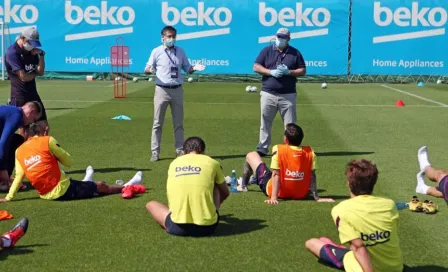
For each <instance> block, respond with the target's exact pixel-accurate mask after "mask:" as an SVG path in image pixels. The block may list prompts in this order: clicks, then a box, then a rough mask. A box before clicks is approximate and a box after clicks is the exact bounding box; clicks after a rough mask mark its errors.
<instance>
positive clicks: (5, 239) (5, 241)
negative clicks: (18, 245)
mask: <svg viewBox="0 0 448 272" xmlns="http://www.w3.org/2000/svg"><path fill="white" fill-rule="evenodd" d="M1 239H2V241H3V247H10V246H11V243H12V241H11V239H10V238H9V235H3V236H2V237H1Z"/></svg>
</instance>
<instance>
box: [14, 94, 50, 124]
mask: <svg viewBox="0 0 448 272" xmlns="http://www.w3.org/2000/svg"><path fill="white" fill-rule="evenodd" d="M31 101H37V102H39V103H40V105H41V106H42V115H41V117H40V118H39V119H38V120H37V121H43V120H45V121H46V120H47V112H46V111H45V107H44V103H42V100H41V99H40V97H39V96H37V97H35V96H30V97H23V98H15V97H12V98H11V100H10V101H9V105H10V106H16V107H22V106H23V105H25V104H26V103H27V102H31Z"/></svg>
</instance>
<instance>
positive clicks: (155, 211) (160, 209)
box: [146, 200, 170, 228]
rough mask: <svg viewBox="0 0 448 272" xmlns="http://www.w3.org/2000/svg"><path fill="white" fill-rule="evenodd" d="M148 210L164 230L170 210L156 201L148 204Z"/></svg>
mask: <svg viewBox="0 0 448 272" xmlns="http://www.w3.org/2000/svg"><path fill="white" fill-rule="evenodd" d="M146 209H147V210H148V212H149V213H150V214H151V216H152V218H154V220H155V221H156V222H157V223H158V224H159V225H160V226H162V227H163V228H165V220H166V217H167V216H168V214H170V210H169V209H168V207H167V206H166V205H163V204H162V203H160V202H157V201H155V200H153V201H149V202H148V204H146Z"/></svg>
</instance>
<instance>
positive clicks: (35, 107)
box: [25, 101, 42, 116]
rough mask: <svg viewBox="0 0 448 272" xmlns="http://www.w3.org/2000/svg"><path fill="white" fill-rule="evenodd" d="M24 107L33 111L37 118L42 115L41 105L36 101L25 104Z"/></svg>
mask: <svg viewBox="0 0 448 272" xmlns="http://www.w3.org/2000/svg"><path fill="white" fill-rule="evenodd" d="M25 106H28V107H30V108H32V109H33V110H35V111H36V113H37V114H38V115H39V116H41V115H42V105H41V104H40V103H39V102H38V101H31V102H27V103H26V104H25Z"/></svg>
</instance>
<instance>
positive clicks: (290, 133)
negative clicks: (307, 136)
mask: <svg viewBox="0 0 448 272" xmlns="http://www.w3.org/2000/svg"><path fill="white" fill-rule="evenodd" d="M285 137H286V139H287V140H288V144H289V145H293V146H300V145H301V144H302V140H303V137H304V135H303V130H302V128H301V127H299V126H298V125H296V124H294V123H289V124H287V125H286V129H285Z"/></svg>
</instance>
